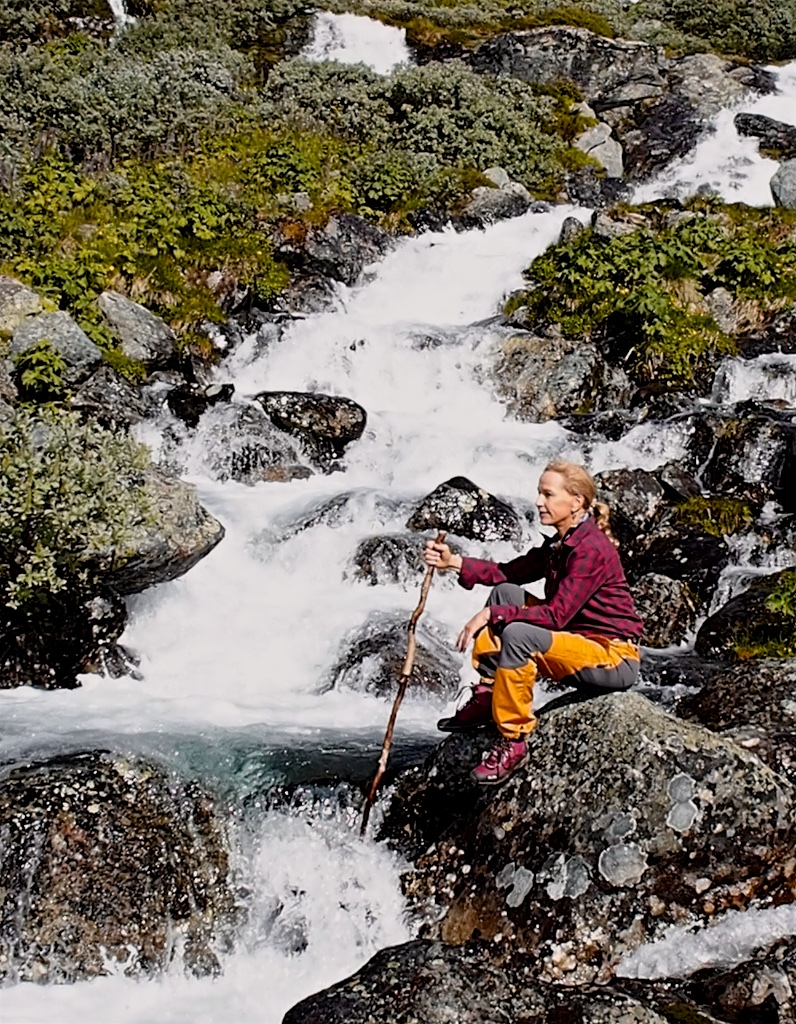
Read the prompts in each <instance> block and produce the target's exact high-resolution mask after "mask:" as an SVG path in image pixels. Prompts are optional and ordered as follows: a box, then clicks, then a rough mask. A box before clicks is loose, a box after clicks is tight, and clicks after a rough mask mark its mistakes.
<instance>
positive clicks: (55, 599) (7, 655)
mask: <svg viewBox="0 0 796 1024" xmlns="http://www.w3.org/2000/svg"><path fill="white" fill-rule="evenodd" d="M126 621H127V609H126V607H125V604H124V601H123V600H122V598H121V597H120V596H119V595H118V594H117V593H116V592H115V591H114V590H112V589H110V588H107V587H106V588H103V589H102V590H100V591H98V592H97V593H94V594H85V593H83V594H81V593H64V594H56V595H53V596H52V598H51V600H50V601H49V602H48V604H47V607H46V608H41V609H38V610H37V611H36V613H35V614H33V613H31V614H25V613H23V612H20V611H17V610H16V609H13V608H8V607H5V606H4V607H3V610H2V614H1V615H0V689H10V688H12V687H17V686H33V687H36V688H37V689H43V690H55V689H67V690H70V689H74V688H75V687H76V686H79V685H80V684H79V683H78V680H77V676H78V674H79V673H81V672H93V671H97V670H98V669H99V670H102V666H103V665H104V664H105V661H106V659H107V660H110V659H112V658H114V657H115V655H116V653H117V647H118V645H117V643H116V641H117V640H118V638H119V637H120V636H121V634H122V632H123V630H124V627H125V623H126Z"/></svg>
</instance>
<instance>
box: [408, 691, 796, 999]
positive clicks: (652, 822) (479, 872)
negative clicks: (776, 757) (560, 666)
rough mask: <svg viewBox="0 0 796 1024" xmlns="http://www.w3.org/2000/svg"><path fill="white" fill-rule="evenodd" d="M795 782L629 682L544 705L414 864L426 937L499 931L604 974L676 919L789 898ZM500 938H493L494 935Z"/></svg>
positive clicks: (412, 891)
mask: <svg viewBox="0 0 796 1024" xmlns="http://www.w3.org/2000/svg"><path fill="white" fill-rule="evenodd" d="M793 815H794V791H793V788H792V787H791V785H790V783H789V782H788V781H787V780H786V779H784V778H783V777H782V776H779V775H777V774H776V773H774V772H772V771H771V770H770V769H769V768H768V767H767V766H765V765H763V764H762V762H761V761H760V760H759V759H758V758H756V757H755V756H754V755H752V754H751V753H749V752H748V751H745V750H743V749H742V748H741V747H739V746H737V745H736V744H735V743H733V742H731V741H729V740H727V739H725V738H724V737H721V736H717V735H715V734H714V733H711V732H709V731H708V730H706V729H703V728H701V727H699V726H695V725H693V724H690V723H685V722H682V721H680V720H678V719H676V718H674V717H673V716H671V715H668V714H666V713H665V712H663V711H661V710H660V709H658V708H657V707H655V706H654V705H652V704H650V702H649V701H647V700H645V699H644V698H643V697H641V696H639V695H637V694H634V693H623V694H612V695H609V696H605V697H597V698H594V699H592V700H588V701H586V702H583V703H580V704H576V705H573V706H572V707H566V708H562V709H560V710H559V711H557V712H555V713H553V714H550V715H548V716H543V717H542V719H541V721H540V724H539V726H538V728H537V730H536V733H535V736H534V738H533V740H532V741H531V761H530V764H529V765H528V766H527V767H526V768H523V769H520V770H519V771H518V772H517V773H516V774H515V775H514V776H513V777H512V778H511V779H510V780H509V781H508V782H506V783H505V784H504V785H503V786H501V787H500V788H498V789H497V790H492V791H490V792H489V793H487V794H485V796H484V804H483V805H482V806H481V807H479V808H478V809H477V810H476V811H475V812H474V813H473V814H471V815H469V816H468V817H467V818H465V819H460V820H458V821H457V822H455V823H454V824H453V825H451V826H450V827H449V829H448V830H447V832H446V833H445V835H444V837H443V838H441V839H439V840H438V841H437V843H436V845H435V846H433V847H431V848H430V849H429V850H428V851H427V852H426V853H425V854H424V855H423V856H422V857H420V858H419V859H418V860H417V861H416V862H415V868H414V870H412V871H410V872H409V873H408V874H407V875H406V876H405V882H404V885H405V889H406V892H407V895H408V897H409V899H410V902H411V904H412V905H413V906H414V907H415V909H416V910H418V911H420V912H422V913H424V914H425V915H426V917H425V919H426V924H425V926H424V937H427V938H432V939H440V940H442V941H444V942H450V943H453V944H461V943H464V942H467V941H469V940H470V939H471V938H472V937H473V936H475V935H477V936H478V937H480V938H481V939H484V940H496V936H497V935H498V934H500V936H501V940H500V943H499V948H500V951H501V952H502V955H503V956H504V957H505V959H506V960H507V961H508V960H510V959H511V957H512V956H513V954H514V952H515V951H516V950H518V949H525V950H527V951H528V953H530V954H531V955H533V957H534V960H535V964H536V968H535V972H536V975H537V977H539V978H540V979H541V980H544V981H559V980H564V981H566V983H567V984H568V985H577V984H583V983H588V982H592V981H595V980H596V981H605V980H607V979H608V978H609V977H610V976H611V975H612V973H613V971H614V969H615V966H616V964H617V962H618V961H619V959H620V958H621V957H623V956H624V955H625V954H626V953H628V952H630V951H631V950H633V949H635V948H637V947H638V946H639V945H641V944H642V943H645V942H648V941H650V940H653V939H655V938H658V937H660V936H661V935H663V934H664V933H665V932H666V931H667V930H668V928H669V927H670V926H671V925H672V924H675V923H677V924H680V925H687V924H689V923H708V922H709V921H710V920H711V919H712V918H713V917H714V916H715V915H718V914H721V913H722V912H724V911H725V910H727V909H729V908H736V909H743V908H744V907H747V906H749V905H750V904H752V903H753V902H758V903H766V902H769V901H774V902H789V901H791V900H792V899H793V895H792V894H793V886H794V882H796V877H795V873H796V862H794V860H793V858H792V856H791V850H792V845H793V840H794V825H793V821H794V816H793ZM496 945H497V942H496Z"/></svg>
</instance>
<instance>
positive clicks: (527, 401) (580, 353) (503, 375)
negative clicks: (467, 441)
mask: <svg viewBox="0 0 796 1024" xmlns="http://www.w3.org/2000/svg"><path fill="white" fill-rule="evenodd" d="M491 372H492V376H493V378H494V380H495V381H496V384H497V391H498V395H500V396H501V397H502V398H504V399H505V400H506V403H507V407H508V411H509V413H510V414H511V415H513V416H515V417H516V418H517V419H519V420H525V421H529V422H532V423H538V422H543V421H545V420H550V419H557V418H558V417H560V416H565V415H568V414H578V413H588V412H596V411H598V410H600V409H603V408H609V409H615V408H617V407H621V406H622V405H623V404H626V401H627V398H628V395H629V393H630V390H631V385H630V381H629V380H628V378H627V376H626V375H625V374H623V373H621V371H616V370H613V369H612V368H610V367H609V366H608V365H607V364H606V362H605V360H604V359H603V357H602V355H601V354H600V352H599V350H598V349H597V347H596V345H592V344H584V342H583V341H572V340H569V339H565V338H564V336H563V335H562V334H561V332H560V331H556V330H552V329H551V330H548V331H547V332H546V333H545V334H544V335H537V334H531V333H523V334H516V335H514V336H512V337H510V338H508V339H507V340H506V341H504V342H503V343H502V344H501V346H500V348H499V351H498V354H497V359H496V361H495V363H494V365H493V367H492V371H491Z"/></svg>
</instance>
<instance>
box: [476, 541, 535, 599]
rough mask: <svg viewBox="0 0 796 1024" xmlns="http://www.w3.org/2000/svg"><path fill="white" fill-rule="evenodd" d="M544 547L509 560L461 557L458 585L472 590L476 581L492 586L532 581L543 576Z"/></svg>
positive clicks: (533, 549) (532, 549)
mask: <svg viewBox="0 0 796 1024" xmlns="http://www.w3.org/2000/svg"><path fill="white" fill-rule="evenodd" d="M544 570H545V557H544V548H543V547H538V548H531V550H530V551H528V552H526V553H525V554H524V555H520V557H519V558H512V560H511V561H510V562H489V561H487V560H485V559H483V558H463V559H462V568H461V572H460V573H459V586H461V587H464V589H465V590H472V589H473V587H474V586H475V584H476V583H481V584H483V585H484V586H487V587H494V586H495V585H496V584H498V583H533V582H535V581H536V580H540V579H541V578H542V577H543V576H544Z"/></svg>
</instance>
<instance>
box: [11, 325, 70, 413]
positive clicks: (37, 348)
mask: <svg viewBox="0 0 796 1024" xmlns="http://www.w3.org/2000/svg"><path fill="white" fill-rule="evenodd" d="M14 367H15V370H16V378H17V382H18V386H19V391H20V395H21V397H22V399H23V401H32V402H56V401H60V400H62V399H63V398H65V397H66V393H67V386H66V382H65V380H64V374H65V373H66V368H67V367H66V362H65V360H64V358H63V356H62V355H61V353H60V352H59V351H58V350H57V349H55V348H53V345H52V342H51V341H49V340H48V339H46V338H43V339H42V340H41V341H37V342H36V344H35V345H31V347H30V348H28V349H25V351H24V352H20V353H19V355H17V356H16V357H15V358H14Z"/></svg>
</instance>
